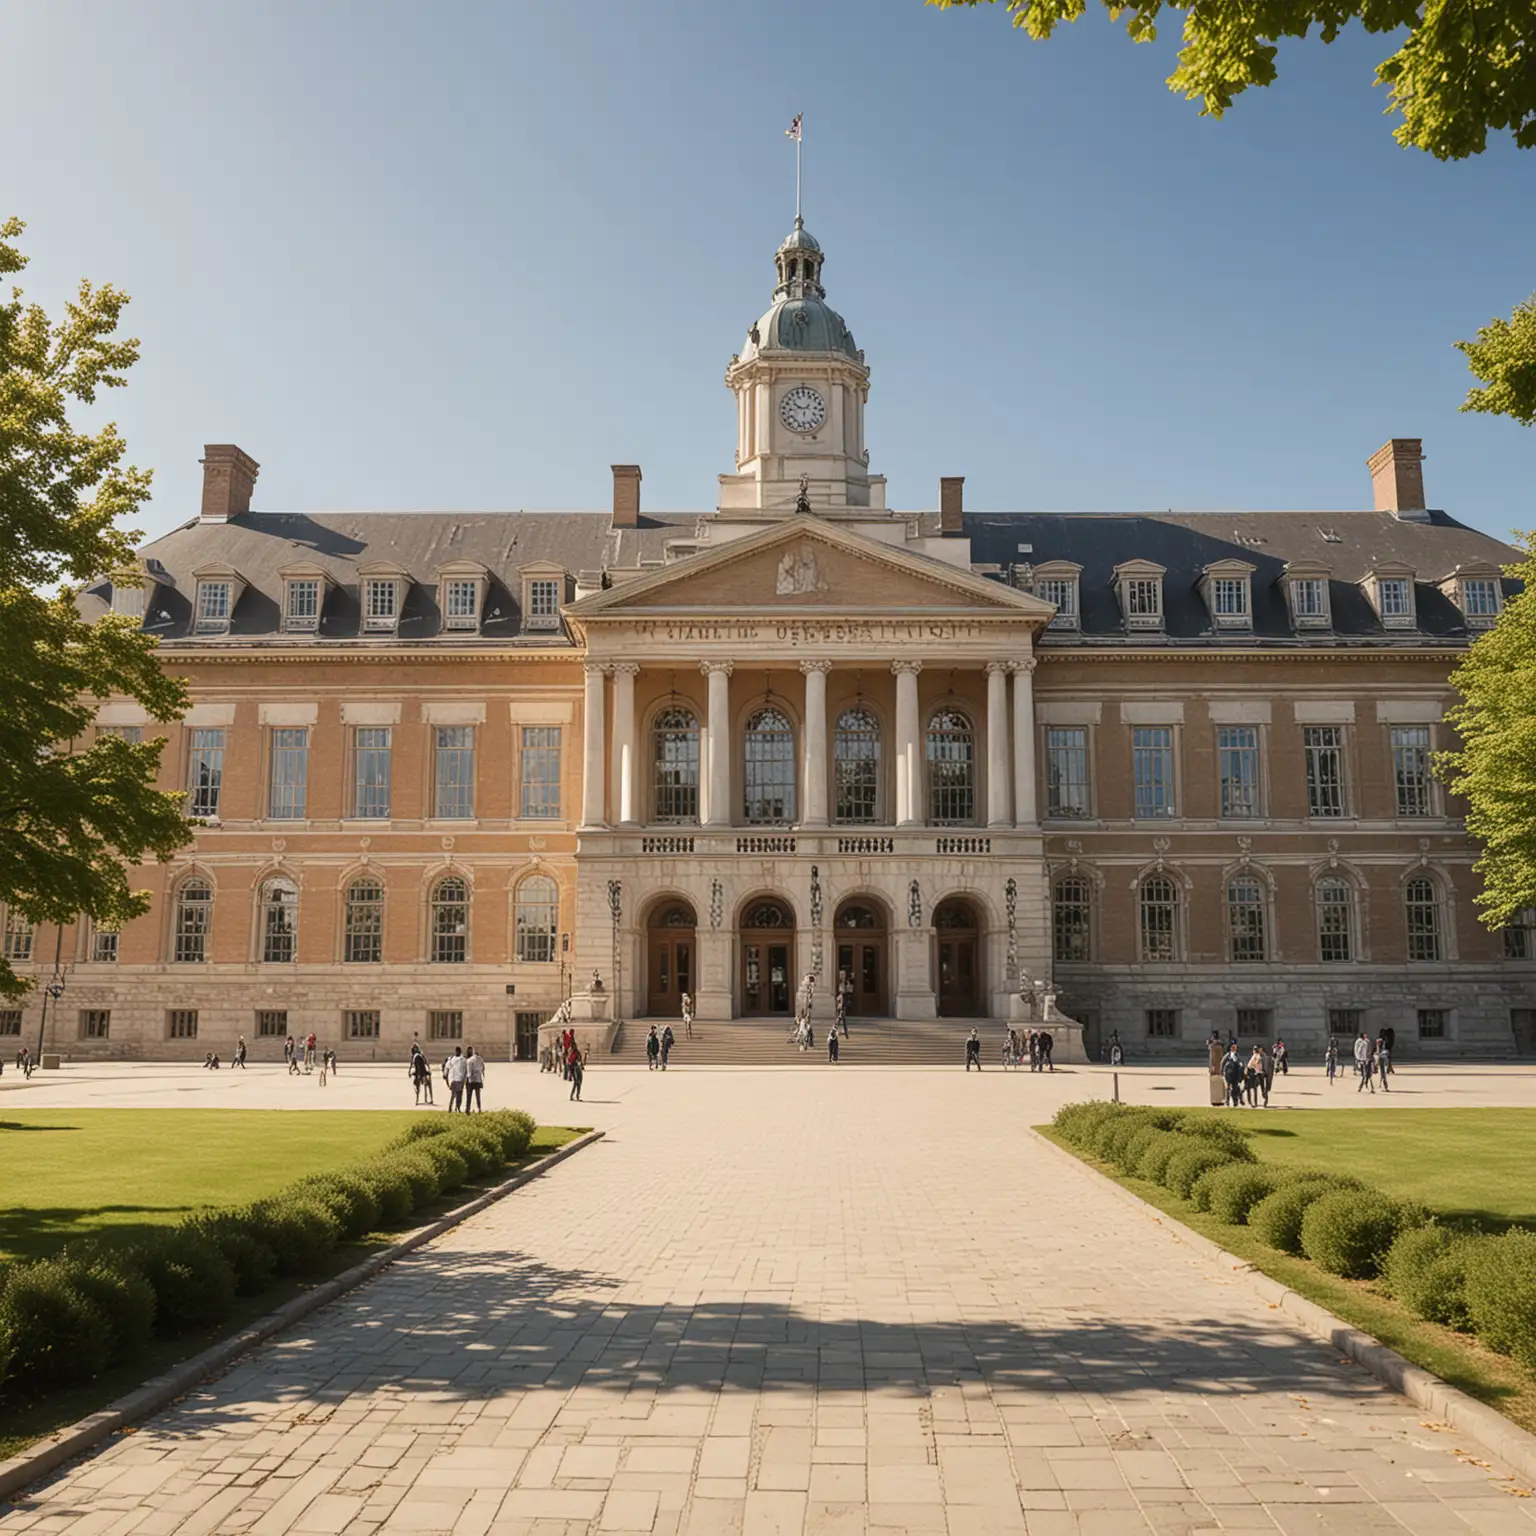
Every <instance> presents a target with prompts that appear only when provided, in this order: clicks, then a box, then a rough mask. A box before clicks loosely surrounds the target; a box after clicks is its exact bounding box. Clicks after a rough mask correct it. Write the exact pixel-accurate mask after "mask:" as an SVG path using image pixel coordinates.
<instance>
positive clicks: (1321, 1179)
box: [1248, 1173, 1343, 1255]
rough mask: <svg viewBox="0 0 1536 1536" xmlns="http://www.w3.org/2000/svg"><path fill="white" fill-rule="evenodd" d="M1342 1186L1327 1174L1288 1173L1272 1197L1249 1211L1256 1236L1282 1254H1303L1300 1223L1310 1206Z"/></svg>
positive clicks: (1249, 1222)
mask: <svg viewBox="0 0 1536 1536" xmlns="http://www.w3.org/2000/svg"><path fill="white" fill-rule="evenodd" d="M1341 1188H1343V1186H1342V1185H1340V1184H1338V1183H1336V1182H1335V1181H1334V1180H1332V1179H1330V1178H1329V1177H1328V1176H1327V1175H1326V1174H1305V1173H1289V1174H1286V1175H1284V1176H1283V1177H1282V1179H1281V1182H1280V1185H1279V1187H1278V1188H1277V1189H1276V1190H1275V1192H1274V1193H1273V1194H1272V1195H1266V1196H1265V1197H1264V1198H1263V1199H1262V1200H1260V1201H1259V1203H1258V1204H1257V1205H1255V1206H1254V1207H1253V1208H1252V1209H1251V1210H1250V1211H1249V1212H1248V1225H1249V1226H1250V1227H1252V1228H1253V1233H1254V1236H1255V1237H1257V1238H1258V1240H1259V1241H1260V1242H1261V1243H1265V1244H1267V1245H1268V1246H1269V1247H1271V1248H1278V1249H1279V1250H1280V1252H1281V1253H1294V1254H1298V1255H1299V1254H1300V1253H1301V1221H1302V1218H1303V1217H1304V1216H1305V1215H1306V1214H1307V1207H1308V1206H1309V1205H1311V1204H1312V1202H1313V1201H1314V1200H1321V1199H1322V1198H1323V1196H1324V1195H1326V1194H1330V1193H1332V1192H1333V1191H1334V1190H1336V1189H1341Z"/></svg>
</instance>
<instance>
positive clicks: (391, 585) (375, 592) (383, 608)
mask: <svg viewBox="0 0 1536 1536" xmlns="http://www.w3.org/2000/svg"><path fill="white" fill-rule="evenodd" d="M399 617H400V584H399V582H397V581H394V580H392V579H388V578H385V579H382V580H381V579H378V578H375V579H372V580H369V581H365V582H364V583H363V628H364V629H393V628H394V627H395V622H396V620H398V619H399Z"/></svg>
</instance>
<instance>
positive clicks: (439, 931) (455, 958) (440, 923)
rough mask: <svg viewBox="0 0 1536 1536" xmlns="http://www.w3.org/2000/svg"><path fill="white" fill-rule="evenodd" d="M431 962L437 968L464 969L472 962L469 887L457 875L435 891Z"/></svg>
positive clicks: (441, 884)
mask: <svg viewBox="0 0 1536 1536" xmlns="http://www.w3.org/2000/svg"><path fill="white" fill-rule="evenodd" d="M428 958H429V959H430V960H431V961H432V963H433V964H434V965H463V964H464V963H465V962H466V961H467V960H468V959H469V886H468V885H467V884H466V883H465V882H464V881H463V880H461V879H459V878H458V876H457V875H450V876H448V877H447V878H446V879H443V880H439V881H438V882H437V885H436V886H435V887H434V888H433V891H432V901H431V933H430V937H429V948H428Z"/></svg>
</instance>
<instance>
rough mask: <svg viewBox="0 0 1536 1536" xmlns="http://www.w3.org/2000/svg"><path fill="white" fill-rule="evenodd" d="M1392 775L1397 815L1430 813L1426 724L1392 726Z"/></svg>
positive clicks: (1426, 814)
mask: <svg viewBox="0 0 1536 1536" xmlns="http://www.w3.org/2000/svg"><path fill="white" fill-rule="evenodd" d="M1392 777H1393V780H1394V782H1395V784H1396V786H1397V814H1398V815H1399V816H1428V815H1430V814H1431V813H1432V808H1431V804H1430V787H1429V786H1430V780H1429V727H1428V726H1427V725H1395V726H1393V727H1392Z"/></svg>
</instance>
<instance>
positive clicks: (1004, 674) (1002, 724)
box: [987, 661, 1013, 827]
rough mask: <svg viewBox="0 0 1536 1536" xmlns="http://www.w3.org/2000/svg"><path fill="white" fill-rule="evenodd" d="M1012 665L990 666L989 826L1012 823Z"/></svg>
mask: <svg viewBox="0 0 1536 1536" xmlns="http://www.w3.org/2000/svg"><path fill="white" fill-rule="evenodd" d="M1009 666H1010V663H1008V662H1006V661H989V662H988V663H987V825H988V826H989V827H1007V826H1011V825H1012V824H1013V816H1012V814H1011V811H1012V807H1011V805H1010V803H1009V794H1008V759H1009V757H1010V756H1011V755H1012V754H1011V752H1010V747H1009V741H1008V671H1009Z"/></svg>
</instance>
